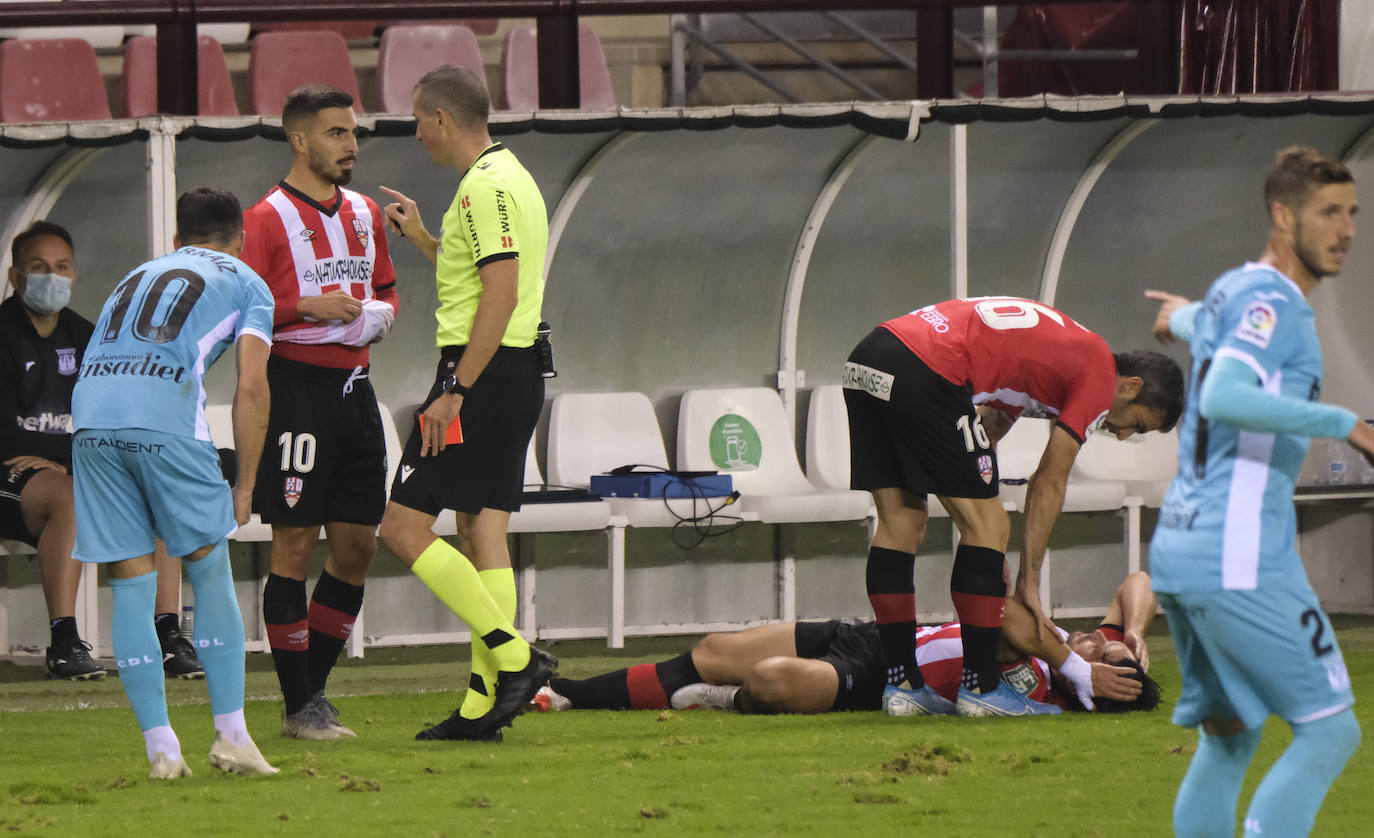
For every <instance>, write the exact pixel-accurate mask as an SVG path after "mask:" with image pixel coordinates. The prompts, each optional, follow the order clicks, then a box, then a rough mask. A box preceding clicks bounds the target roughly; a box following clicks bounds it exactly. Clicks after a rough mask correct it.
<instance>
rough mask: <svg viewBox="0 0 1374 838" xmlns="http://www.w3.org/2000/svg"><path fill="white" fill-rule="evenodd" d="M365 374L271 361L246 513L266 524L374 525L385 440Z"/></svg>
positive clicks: (381, 501) (382, 492) (381, 504)
mask: <svg viewBox="0 0 1374 838" xmlns="http://www.w3.org/2000/svg"><path fill="white" fill-rule="evenodd" d="M366 376H367V370H366V369H364V370H362V371H360V372H358V374H356V375H355V374H354V370H352V369H338V368H334V367H320V366H316V365H314V364H306V363H302V362H300V361H292V360H288V359H286V358H278V357H275V356H273V357H272V358H270V359H269V360H268V362H267V382H268V385H269V386H270V387H271V390H272V409H271V415H270V416H269V418H268V422H267V440H266V442H265V443H264V445H263V448H262V460H261V462H259V463H258V482H257V485H256V486H254V489H253V509H254V510H255V511H256V512H257V513H258V514H259V515H261V516H262V520H263V521H264V522H265V523H268V524H277V525H280V526H283V527H314V526H319V525H321V524H330V523H335V522H338V523H344V524H361V525H363V526H368V527H375V526H377V525H378V524H379V523H381V521H382V512H384V511H385V510H386V438H385V437H384V436H383V434H382V420H381V417H380V415H379V414H378V412H377V396H376V395H375V394H374V393H373V391H372V384H371V382H370V381H368V379H367V378H366Z"/></svg>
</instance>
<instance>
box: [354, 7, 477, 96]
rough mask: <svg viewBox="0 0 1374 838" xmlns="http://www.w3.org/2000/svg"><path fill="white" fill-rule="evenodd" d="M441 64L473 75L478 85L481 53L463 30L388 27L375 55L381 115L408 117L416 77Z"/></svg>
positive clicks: (441, 26) (473, 37)
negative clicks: (405, 114) (465, 69)
mask: <svg viewBox="0 0 1374 838" xmlns="http://www.w3.org/2000/svg"><path fill="white" fill-rule="evenodd" d="M442 64H456V65H458V66H459V67H466V68H468V69H469V70H472V71H473V72H474V73H476V74H477V77H478V78H480V79H481V80H482V84H484V85H485V84H486V83H487V74H486V72H485V71H484V70H483V69H482V50H481V48H480V47H478V46H477V36H476V35H474V34H472V30H471V29H468V28H467V27H466V26H459V25H457V24H427V25H419V26H389V27H387V29H386V31H384V32H382V48H381V51H380V52H379V53H378V54H377V91H378V93H379V94H380V96H379V99H380V107H381V109H382V111H383V112H385V113H410V108H411V101H410V92H411V90H413V89H414V87H415V82H417V81H419V80H420V76H423V75H424V74H425V73H427V72H429V71H430V70H432V69H434V68H435V67H438V66H440V65H442Z"/></svg>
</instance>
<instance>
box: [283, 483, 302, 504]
mask: <svg viewBox="0 0 1374 838" xmlns="http://www.w3.org/2000/svg"><path fill="white" fill-rule="evenodd" d="M304 488H305V481H304V480H302V479H300V478H299V477H288V478H286V485H285V486H284V487H283V490H282V498H283V499H284V500H285V501H286V506H287V508H288V509H295V508H296V504H297V503H300V500H301V490H302V489H304Z"/></svg>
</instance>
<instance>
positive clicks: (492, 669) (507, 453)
mask: <svg viewBox="0 0 1374 838" xmlns="http://www.w3.org/2000/svg"><path fill="white" fill-rule="evenodd" d="M414 106H415V133H416V136H417V138H418V139H419V140H420V143H421V144H423V145H424V147H425V149H426V150H427V151H428V152H429V154H430V157H432V158H433V159H434V162H435V164H437V165H439V166H444V167H450V168H454V169H457V170H458V171H459V172H461V173H462V175H463V178H462V181H461V182H460V183H459V184H458V193H457V194H456V195H455V196H454V198H453V204H452V205H451V206H450V207H449V208H448V212H446V213H444V224H443V228H442V229H441V230H440V234H439V237H438V238H435V237H434V236H432V235H430V233H429V231H428V230H426V229H425V225H424V223H423V222H422V221H421V220H420V213H419V209H418V207H416V205H415V202H414V201H412V200H410V199H409V198H407V197H406V196H405V195H402V194H401V193H399V192H396V191H393V190H391V189H387V188H386V187H382V191H383V192H385V193H386V194H387V195H389V196H391V198H393V199H394V200H395V203H392V204H390V205H388V206H387V207H386V217H387V220H388V222H389V223H390V224H391V226H392V228H393V229H395V230H398V231H400V232H401V234H402V235H404V236H405V237H406V239H407V240H408V241H410V242H411V243H412V244H414V245H415V246H416V247H418V248H420V250H421V252H423V253H424V254H425V256H426V257H427V258H428V259H429V260H430V261H431V262H433V263H434V269H435V271H434V273H435V283H436V285H437V286H438V291H439V310H438V312H437V314H436V316H437V319H438V338H437V345H438V347H439V351H440V360H439V369H438V372H437V374H436V375H435V382H434V386H433V387H431V388H430V391H429V395H428V397H427V398H426V399H425V403H424V406H423V408H422V412H421V414H420V415H419V416H418V417H417V421H416V424H415V426H414V428H413V429H412V431H411V434H410V439H409V440H408V441H407V442H406V447H405V452H404V453H403V454H402V456H401V463H400V468H399V469H398V470H397V472H396V478H395V481H394V482H393V484H392V487H391V500H390V502H389V503H388V504H387V508H386V514H385V516H384V517H383V518H382V525H381V529H380V531H379V535H381V537H382V540H383V541H385V542H386V545H387V546H388V547H390V548H391V551H392V552H393V553H395V554H396V555H397V556H398V557H400V559H401V561H403V562H405V563H406V564H407V565H409V566H410V569H411V570H412V571H413V572H414V573H415V575H416V576H418V577H420V579H421V580H422V581H423V582H424V583H425V584H426V585H428V586H429V589H430V590H432V591H434V593H435V595H436V596H438V597H439V599H440V600H442V601H443V603H444V604H445V605H447V606H448V607H449V608H450V609H451V610H452V611H453V613H455V614H457V615H458V617H459V618H460V619H461V620H462V621H463V622H465V623H467V624H468V626H469V627H470V628H471V629H472V637H473V640H472V680H471V682H470V684H469V686H468V691H467V695H466V696H465V697H464V699H463V705H462V707H460V708H459V709H457V710H455V711H454V712H453V715H451V716H450V717H449V718H448V719H447V720H445V721H443V722H440V723H439V724H437V725H435V726H434V727H431V728H428V729H427V730H424V731H421V732H420V733H419V734H418V735H416V737H415V738H416V739H450V740H455V739H457V740H479V741H500V739H501V728H503V727H505V726H506V725H508V724H510V722H511V720H512V719H513V718H514V717H515V716H516V715H517V714H518V713H519V712H520V711H521V709H523V708H524V706H525V705H526V704H527V703H529V701H530V699H531V698H532V697H533V696H534V693H535V691H536V690H538V689H539V687H540V686H542V685H543V684H544V683H546V682H547V680H548V677H549V674H550V673H551V672H552V671H553V669H554V667H556V666H557V663H558V662H557V661H555V660H554V659H553V658H552V657H551V656H549V655H547V654H545V653H544V652H542V651H540V650H538V649H535V648H533V647H531V646H530V645H529V644H528V643H526V642H525V640H524V639H523V638H521V637H520V635H519V633H518V632H516V630H515V626H514V624H513V622H512V621H513V620H514V618H515V575H514V573H513V572H512V571H511V562H510V553H509V552H508V550H507V548H506V526H507V524H508V523H509V522H510V513H511V512H513V511H515V510H516V509H519V508H520V492H521V489H522V485H521V484H522V481H523V479H524V472H525V450H526V447H527V446H528V445H529V441H530V435H531V434H532V433H533V432H534V425H535V422H536V421H537V420H538V418H539V411H540V409H541V408H542V406H543V403H544V380H543V378H542V377H540V371H539V364H538V360H537V358H536V354H535V349H534V348H533V345H534V341H535V330H536V328H537V326H538V324H539V312H540V307H541V305H542V304H543V299H544V253H545V251H546V250H547V249H548V243H549V224H548V214H547V211H546V210H545V208H544V199H543V197H542V196H541V195H540V194H539V187H538V186H536V185H535V182H534V179H533V178H532V177H530V174H529V172H527V171H525V168H524V167H523V166H521V165H520V161H518V160H516V159H515V155H514V154H512V153H511V152H510V150H509V149H507V148H505V147H504V146H502V145H501V144H500V143H494V142H492V140H491V136H490V135H489V134H488V132H487V114H488V112H489V111H490V107H491V103H490V100H489V99H488V98H487V91H486V88H485V87H484V85H483V84H482V82H481V80H480V79H478V78H477V76H476V75H474V74H473V73H472V72H471V71H469V70H465V69H463V68H460V67H453V66H445V67H439V68H437V69H435V70H431V71H430V72H429V73H427V74H425V76H424V77H423V78H421V79H420V81H418V82H417V83H416V84H415V92H414ZM444 509H452V510H454V511H455V513H456V518H457V522H458V539H459V543H460V544H461V545H462V546H463V549H464V550H466V551H467V552H468V555H467V556H464V555H463V554H462V553H461V552H459V551H458V550H456V549H454V548H453V547H452V546H450V545H449V544H448V543H447V542H445V541H443V540H442V539H440V538H439V537H438V536H436V535H435V534H434V531H433V529H432V527H433V525H434V520H435V518H436V517H437V516H438V514H439V512H440V511H442V510H444Z"/></svg>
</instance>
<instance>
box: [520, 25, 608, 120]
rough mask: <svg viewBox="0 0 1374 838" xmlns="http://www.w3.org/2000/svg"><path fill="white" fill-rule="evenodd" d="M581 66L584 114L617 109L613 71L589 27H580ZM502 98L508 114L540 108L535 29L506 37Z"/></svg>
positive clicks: (578, 41)
mask: <svg viewBox="0 0 1374 838" xmlns="http://www.w3.org/2000/svg"><path fill="white" fill-rule="evenodd" d="M577 52H578V63H579V65H580V67H581V76H580V83H581V91H582V107H581V109H582V110H597V109H600V108H614V107H615V106H616V101H615V92H614V91H613V90H612V89H611V71H610V69H609V68H608V67H607V66H606V52H605V50H603V49H602V48H601V39H600V38H598V37H597V36H596V33H595V32H593V31H592V30H591V29H589V28H588V27H587V25H586V24H578V26H577ZM501 81H502V82H503V84H502V89H501V96H500V97H499V99H498V104H497V107H498V108H500V109H502V110H508V111H533V110H537V109H538V108H539V48H538V46H537V44H536V39H535V29H534V27H533V26H519V27H516V28H515V29H512V30H511V31H509V32H507V33H506V41H505V44H504V46H503V48H502V50H501Z"/></svg>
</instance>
